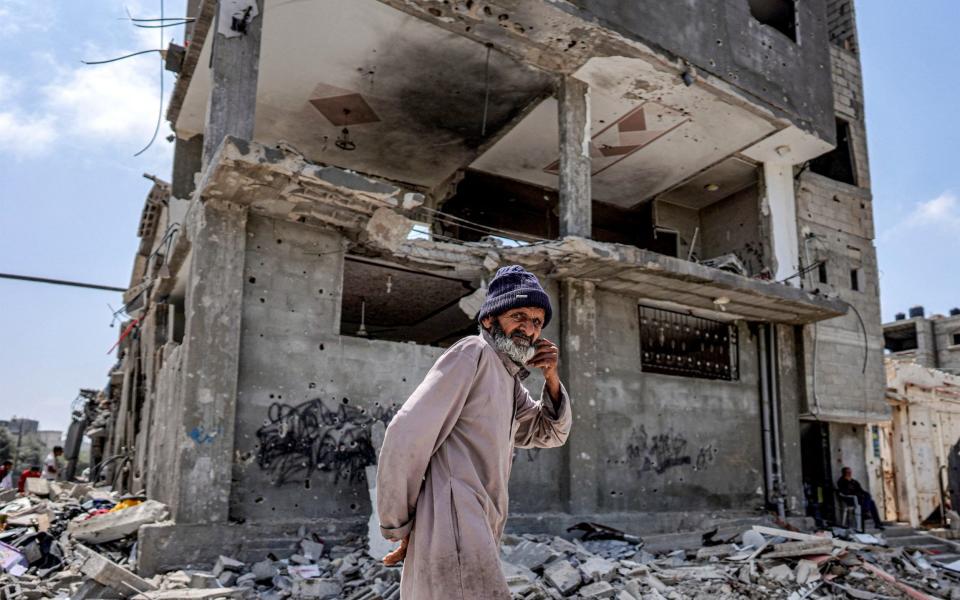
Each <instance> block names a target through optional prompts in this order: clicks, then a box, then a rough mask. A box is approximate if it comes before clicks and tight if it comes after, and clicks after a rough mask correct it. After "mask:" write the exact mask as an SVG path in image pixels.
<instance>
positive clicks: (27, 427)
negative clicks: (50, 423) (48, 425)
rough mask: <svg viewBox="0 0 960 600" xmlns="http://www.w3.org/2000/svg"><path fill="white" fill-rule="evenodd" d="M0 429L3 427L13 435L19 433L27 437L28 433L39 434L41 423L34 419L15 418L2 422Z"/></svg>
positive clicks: (0, 421)
mask: <svg viewBox="0 0 960 600" xmlns="http://www.w3.org/2000/svg"><path fill="white" fill-rule="evenodd" d="M0 427H3V428H4V429H6V430H7V431H9V432H10V433H12V434H13V435H17V434H18V433H19V434H21V435H26V434H28V433H37V431H38V430H39V429H40V421H34V420H33V419H18V418H17V417H14V418H12V419H10V420H9V421H2V420H0Z"/></svg>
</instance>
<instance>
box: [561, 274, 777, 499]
mask: <svg viewBox="0 0 960 600" xmlns="http://www.w3.org/2000/svg"><path fill="white" fill-rule="evenodd" d="M597 318H598V323H597V371H598V372H597V377H596V384H597V391H596V395H595V398H596V402H598V403H599V407H598V408H599V410H598V411H597V415H598V417H597V422H596V425H595V429H593V430H592V431H576V432H575V435H581V436H582V435H589V436H591V437H592V438H593V439H594V447H595V449H596V451H595V453H594V455H593V456H592V457H590V461H592V462H593V464H594V468H595V469H596V471H597V476H596V481H597V484H596V494H597V497H596V502H597V505H598V507H600V509H601V510H602V511H604V512H607V511H609V512H618V511H644V512H646V511H650V512H661V511H663V512H668V511H686V510H698V509H714V510H716V509H740V510H743V509H749V508H753V507H755V506H757V505H761V504H762V503H763V452H762V447H763V446H762V440H761V424H760V398H759V385H758V380H757V377H758V366H757V344H756V339H755V338H754V337H753V335H751V333H750V331H749V328H748V327H747V326H746V325H745V324H740V325H737V326H736V330H737V339H738V346H739V352H738V362H739V376H738V378H737V379H735V380H732V381H722V380H716V379H700V378H695V377H686V376H676V375H665V374H658V373H649V372H646V373H645V372H642V371H641V341H640V331H639V327H640V324H639V312H638V303H637V300H636V299H635V298H630V297H626V296H622V295H618V294H613V293H598V294H597ZM578 462H580V464H585V462H587V461H578ZM572 475H573V476H575V477H576V476H578V475H579V474H578V473H576V472H575V473H573V474H572ZM758 492H759V493H758ZM573 509H574V510H576V507H573Z"/></svg>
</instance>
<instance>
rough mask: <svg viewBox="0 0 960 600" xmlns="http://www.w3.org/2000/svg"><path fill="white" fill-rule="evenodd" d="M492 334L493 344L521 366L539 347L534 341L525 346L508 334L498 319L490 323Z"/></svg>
mask: <svg viewBox="0 0 960 600" xmlns="http://www.w3.org/2000/svg"><path fill="white" fill-rule="evenodd" d="M490 335H491V336H492V337H493V344H494V346H496V347H497V350H499V351H500V352H502V353H504V354H506V355H507V357H508V358H509V359H510V360H512V361H513V362H515V363H517V364H518V365H520V366H523V365H525V364H526V363H527V361H528V360H530V359H531V358H533V355H534V354H536V353H537V348H536V346H535V345H534V344H533V343H531V344H530V345H527V346H524V345H522V343H518V342H517V341H516V340H514V339H513V338H511V337H510V336H508V335H507V332H506V331H504V330H503V327H500V323H498V322H497V320H496V319H494V320H493V323H492V324H491V325H490Z"/></svg>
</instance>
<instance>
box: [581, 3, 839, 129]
mask: <svg viewBox="0 0 960 600" xmlns="http://www.w3.org/2000/svg"><path fill="white" fill-rule="evenodd" d="M569 4H570V5H571V8H570V9H569V10H571V11H573V10H577V9H579V11H580V12H582V13H586V15H587V16H588V17H589V18H591V19H593V20H596V21H597V22H599V23H600V24H601V25H603V26H604V27H608V28H610V29H612V30H614V31H617V32H619V33H621V34H623V35H625V36H627V37H629V38H634V39H639V40H641V41H644V42H647V43H649V44H650V45H651V46H652V47H655V48H662V49H664V50H666V51H667V52H669V53H671V54H673V55H674V56H679V57H683V58H684V59H686V60H687V61H689V62H690V63H691V64H692V65H694V66H695V67H696V68H697V69H698V70H700V71H703V72H707V73H710V74H711V75H713V76H715V77H718V78H720V79H722V80H724V81H726V82H728V83H730V84H732V85H734V86H736V87H738V88H741V89H742V90H745V91H746V92H747V94H749V95H752V96H753V97H755V98H760V99H762V100H764V101H766V102H768V103H769V104H770V105H771V106H773V107H775V108H776V110H781V111H783V112H784V114H785V115H786V116H788V118H790V119H791V120H793V121H794V122H795V123H796V124H797V125H798V126H799V127H800V128H801V129H805V130H808V131H813V132H815V133H816V134H818V135H820V136H821V137H823V139H828V140H829V139H833V131H832V130H833V114H832V113H831V111H830V110H829V109H828V107H829V106H830V76H829V73H828V70H827V69H826V68H825V67H826V65H827V63H828V62H829V60H830V58H829V56H828V53H827V46H828V32H827V26H826V20H827V19H826V5H825V2H824V0H808V1H805V2H794V1H793V0H728V1H727V2H717V1H716V0H687V1H686V2H622V1H621V0H573V1H572V2H570V3H569ZM573 7H576V8H573Z"/></svg>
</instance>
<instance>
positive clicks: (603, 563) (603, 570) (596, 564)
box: [580, 556, 617, 581]
mask: <svg viewBox="0 0 960 600" xmlns="http://www.w3.org/2000/svg"><path fill="white" fill-rule="evenodd" d="M616 570H617V564H616V563H614V562H611V561H609V560H607V559H605V558H601V557H599V556H592V557H590V558H588V559H587V560H586V561H585V562H583V563H581V564H580V571H581V572H582V573H583V578H584V579H585V580H586V581H610V580H611V579H613V576H614V575H615V574H616Z"/></svg>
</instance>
